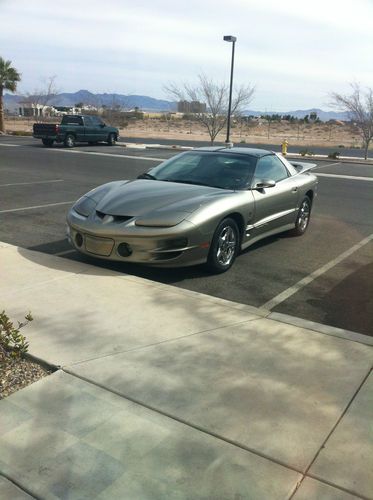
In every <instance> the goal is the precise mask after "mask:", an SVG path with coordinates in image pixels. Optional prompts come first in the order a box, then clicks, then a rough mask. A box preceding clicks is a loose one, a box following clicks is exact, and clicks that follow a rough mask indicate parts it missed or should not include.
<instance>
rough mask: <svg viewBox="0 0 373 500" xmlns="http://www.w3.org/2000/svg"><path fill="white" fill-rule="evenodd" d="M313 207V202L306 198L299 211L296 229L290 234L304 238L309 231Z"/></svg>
mask: <svg viewBox="0 0 373 500" xmlns="http://www.w3.org/2000/svg"><path fill="white" fill-rule="evenodd" d="M311 207H312V203H311V200H310V199H309V197H308V196H305V197H304V198H303V201H302V203H301V204H300V207H299V210H298V214H297V219H296V221H295V228H294V229H292V230H291V231H290V234H292V235H293V236H302V235H303V234H304V233H305V232H306V231H307V228H308V225H309V223H310V219H311Z"/></svg>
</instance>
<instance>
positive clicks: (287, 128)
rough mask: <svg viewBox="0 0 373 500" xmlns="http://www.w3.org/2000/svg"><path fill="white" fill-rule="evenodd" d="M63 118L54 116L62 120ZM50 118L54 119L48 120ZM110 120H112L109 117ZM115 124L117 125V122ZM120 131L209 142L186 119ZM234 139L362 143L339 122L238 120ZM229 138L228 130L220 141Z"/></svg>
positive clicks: (21, 125) (8, 124)
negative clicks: (245, 121) (248, 121)
mask: <svg viewBox="0 0 373 500" xmlns="http://www.w3.org/2000/svg"><path fill="white" fill-rule="evenodd" d="M59 120H60V119H59V118H57V119H54V120H53V121H55V122H56V123H59ZM34 121H35V119H34V118H32V117H30V118H18V117H8V118H7V119H6V120H5V128H6V131H7V132H8V133H12V132H18V133H21V132H28V133H30V132H32V125H33V123H34ZM48 121H50V120H48ZM107 121H108V123H109V120H107ZM113 125H116V124H115V123H113ZM119 129H120V134H121V135H122V136H125V137H133V138H144V139H146V138H155V139H171V140H175V143H177V141H178V140H191V141H193V140H195V141H208V140H209V135H208V133H207V130H206V129H205V128H203V127H202V125H200V124H199V123H198V122H195V121H189V120H183V119H167V118H166V117H165V118H147V117H145V118H144V119H137V120H132V119H130V120H129V121H128V125H127V126H126V127H119ZM231 139H232V141H233V142H235V143H245V142H247V143H257V144H273V143H274V142H278V143H279V144H281V143H282V141H283V140H284V139H287V141H288V142H289V144H291V145H298V146H301V147H307V148H310V147H312V146H326V147H346V148H355V147H356V148H358V147H360V146H361V138H360V136H359V133H358V131H357V129H356V127H354V126H353V125H351V124H348V123H343V122H335V123H323V122H320V123H289V122H286V121H284V120H283V121H281V122H275V121H272V122H267V121H259V122H251V123H249V124H247V123H244V122H241V121H238V120H234V121H233V123H232V129H231ZM224 140H225V130H223V132H221V133H220V134H219V135H218V136H217V138H216V141H217V142H219V141H221V142H223V141H224Z"/></svg>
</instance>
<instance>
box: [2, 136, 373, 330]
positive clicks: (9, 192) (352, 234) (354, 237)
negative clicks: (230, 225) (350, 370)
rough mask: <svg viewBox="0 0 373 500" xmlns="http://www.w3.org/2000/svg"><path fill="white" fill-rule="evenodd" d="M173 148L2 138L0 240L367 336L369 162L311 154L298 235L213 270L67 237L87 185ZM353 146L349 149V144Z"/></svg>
mask: <svg viewBox="0 0 373 500" xmlns="http://www.w3.org/2000/svg"><path fill="white" fill-rule="evenodd" d="M173 154H175V152H172V151H160V150H159V151H157V150H150V149H146V150H144V149H130V148H122V147H119V146H118V147H108V146H105V145H102V146H97V147H92V146H78V147H77V148H75V149H74V150H66V149H64V148H62V147H54V148H52V149H46V148H43V147H42V146H41V145H40V143H39V142H38V141H35V140H33V139H32V138H15V137H2V138H0V222H1V224H0V240H2V241H5V242H7V243H10V244H13V245H18V246H21V247H23V248H29V249H33V250H37V251H40V252H45V253H50V254H54V255H61V256H64V257H65V258H68V259H73V260H77V261H82V262H89V263H92V264H94V265H95V266H98V267H101V268H106V269H109V270H115V271H119V272H123V273H129V274H131V275H134V276H140V277H145V278H148V279H150V280H155V281H157V282H161V283H167V284H172V285H174V286H177V287H180V288H183V289H187V290H191V291H197V292H202V293H205V294H208V295H211V296H214V297H220V298H223V299H227V300H232V301H235V302H239V303H243V304H248V305H252V306H256V307H266V308H270V310H272V311H273V312H277V313H281V314H290V315H292V316H298V317H300V318H302V319H306V320H309V321H314V322H318V323H325V324H328V325H331V326H334V327H339V328H344V329H347V330H352V331H356V332H359V333H363V334H366V335H372V334H373V330H372V317H371V311H372V310H373V303H372V297H373V290H372V283H373V243H372V235H373V220H372V217H371V213H372V208H373V183H372V179H373V167H372V166H369V165H364V164H348V163H340V162H338V161H333V160H330V161H323V162H317V163H318V168H317V169H316V170H315V172H316V173H318V174H320V177H319V190H318V191H319V194H318V197H317V199H316V201H315V204H314V209H313V214H312V221H311V225H310V227H309V229H308V231H307V233H306V235H304V236H303V237H302V238H291V237H289V236H288V235H286V234H284V235H278V236H276V237H272V238H268V239H267V240H263V241H262V242H260V243H258V244H256V245H254V246H253V247H251V248H249V249H248V250H246V251H245V252H243V253H242V254H241V255H240V256H239V257H238V258H237V260H236V263H235V265H234V266H233V268H232V269H231V270H230V271H229V272H227V273H225V274H223V275H216V276H211V275H209V274H208V273H207V272H206V271H205V269H204V268H203V267H201V266H199V267H194V268H186V269H179V270H167V269H162V270H161V269H152V268H146V267H140V266H129V265H124V264H118V263H108V262H105V261H100V260H99V259H93V258H92V259H88V258H87V257H83V256H81V255H79V254H78V253H77V252H75V251H74V250H72V249H71V248H70V247H69V245H68V243H67V241H66V239H65V215H66V212H67V209H68V207H69V206H70V205H71V204H72V203H73V202H74V201H75V200H76V199H77V198H78V197H79V196H81V195H82V194H84V193H85V192H87V191H88V190H89V189H92V188H93V187H95V186H97V185H99V184H102V183H104V182H108V181H110V180H118V179H126V178H129V179H131V178H134V177H136V176H137V175H138V174H140V173H142V172H144V171H146V170H147V169H148V168H150V167H152V166H155V165H156V164H157V163H159V162H161V161H162V159H165V158H168V157H170V156H172V155H173ZM354 154H355V155H356V150H354Z"/></svg>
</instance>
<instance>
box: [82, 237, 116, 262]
mask: <svg viewBox="0 0 373 500" xmlns="http://www.w3.org/2000/svg"><path fill="white" fill-rule="evenodd" d="M113 246H114V240H111V239H110V238H97V237H96V236H88V235H86V237H85V249H86V250H87V252H89V253H93V254H95V255H102V256H104V257H109V255H110V254H111V251H112V250H113Z"/></svg>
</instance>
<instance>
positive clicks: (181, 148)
mask: <svg viewBox="0 0 373 500" xmlns="http://www.w3.org/2000/svg"><path fill="white" fill-rule="evenodd" d="M117 146H121V147H123V148H134V149H157V150H159V149H160V150H163V151H190V150H192V149H195V148H194V147H193V146H179V145H176V144H175V145H167V144H140V143H137V142H117Z"/></svg>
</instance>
